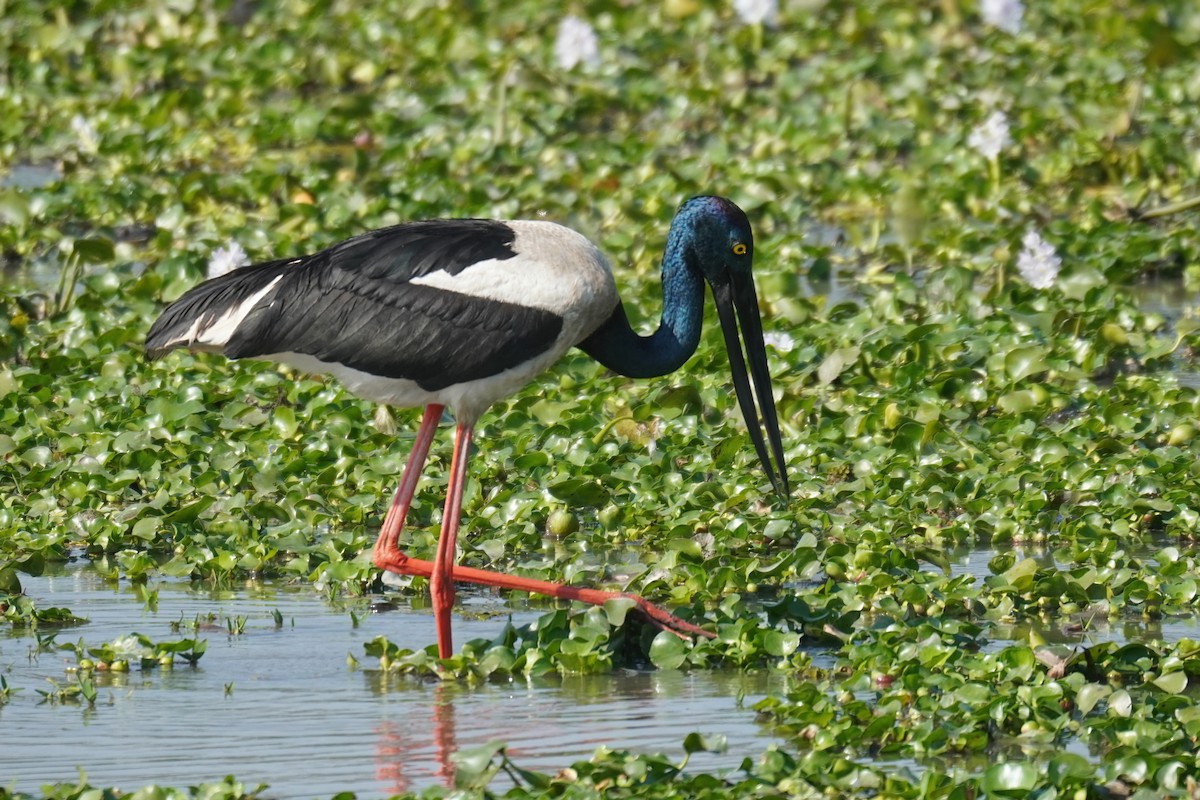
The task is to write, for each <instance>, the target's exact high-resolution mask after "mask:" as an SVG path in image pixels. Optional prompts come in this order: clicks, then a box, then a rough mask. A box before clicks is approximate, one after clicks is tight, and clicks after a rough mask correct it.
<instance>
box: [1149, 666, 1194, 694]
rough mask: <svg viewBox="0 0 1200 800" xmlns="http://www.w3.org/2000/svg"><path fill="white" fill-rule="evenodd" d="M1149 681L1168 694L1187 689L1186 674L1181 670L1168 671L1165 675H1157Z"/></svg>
mask: <svg viewBox="0 0 1200 800" xmlns="http://www.w3.org/2000/svg"><path fill="white" fill-rule="evenodd" d="M1151 683H1153V684H1154V685H1155V686H1157V687H1158V688H1159V689H1162V690H1163V691H1164V692H1167V693H1168V694H1179V693H1181V692H1183V691H1184V690H1185V689H1187V687H1188V676H1187V673H1186V672H1184V671H1183V670H1179V671H1177V672H1168V673H1166V674H1165V675H1159V676H1158V677H1157V678H1155V679H1154V680H1153V681H1151Z"/></svg>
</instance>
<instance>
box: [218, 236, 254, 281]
mask: <svg viewBox="0 0 1200 800" xmlns="http://www.w3.org/2000/svg"><path fill="white" fill-rule="evenodd" d="M249 263H250V259H249V258H248V257H247V256H246V251H245V250H243V249H242V246H241V245H240V244H238V243H237V242H235V241H232V240H230V241H229V243H228V244H226V245H225V246H224V247H218V248H217V249H216V250H213V251H212V254H211V255H210V256H209V257H208V277H209V278H210V279H211V278H218V277H220V276H222V275H224V274H225V273H226V272H229V271H230V270H234V269H237V268H238V267H244V266H246V265H247V264H249Z"/></svg>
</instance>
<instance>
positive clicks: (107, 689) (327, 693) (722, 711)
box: [0, 566, 785, 797]
mask: <svg viewBox="0 0 1200 800" xmlns="http://www.w3.org/2000/svg"><path fill="white" fill-rule="evenodd" d="M24 582H25V588H26V593H27V594H29V595H31V596H32V597H34V598H35V600H36V601H37V603H38V605H39V607H47V606H52V605H53V606H66V607H67V608H69V609H71V611H72V612H74V613H75V614H77V615H80V616H84V617H87V618H88V619H89V622H88V623H87V624H86V625H83V626H80V627H77V628H68V629H65V630H63V631H62V632H61V633H60V634H59V635H58V641H60V642H75V641H77V640H78V639H80V638H81V637H82V638H83V639H84V641H85V642H86V643H87V644H89V645H99V644H103V643H107V642H111V641H112V640H114V639H116V638H117V637H120V636H127V635H129V634H130V633H132V632H135V631H136V632H139V633H143V634H145V635H147V636H149V637H150V638H151V639H152V640H154V641H163V640H174V639H179V638H186V637H189V636H190V635H191V633H190V623H192V622H193V620H194V619H195V618H196V617H197V615H199V616H200V617H201V618H202V619H206V618H208V615H210V614H215V615H216V618H215V620H213V624H212V625H211V626H209V627H208V629H206V630H201V632H200V636H201V637H202V638H205V639H207V641H208V650H207V652H206V653H205V655H204V656H203V657H202V658H201V659H200V662H199V665H198V666H197V667H195V668H192V667H189V666H187V665H186V663H185V662H182V661H178V662H177V664H176V666H175V667H174V669H172V670H166V671H164V670H160V669H157V668H155V669H151V670H147V671H145V672H141V671H139V670H138V668H137V666H131V671H130V672H129V673H128V674H127V675H114V674H105V675H98V678H97V684H98V685H99V686H100V687H101V688H100V692H99V697H98V698H97V701H96V706H95V708H92V709H89V708H86V707H84V706H79V705H51V704H48V703H42V702H40V701H41V700H42V697H41V696H40V695H39V694H38V692H37V690H38V689H50V688H51V686H50V684H49V683H48V682H47V679H50V680H54V681H57V682H59V683H60V684H66V683H67V682H68V681H69V680H70V676H68V675H67V674H66V672H65V668H66V667H67V666H70V665H73V664H74V663H75V658H74V655H73V654H71V653H64V652H41V653H36V652H35V650H36V647H35V645H36V639H35V638H34V637H33V636H30V635H15V634H9V635H7V636H0V670H3V674H4V675H5V676H6V678H7V680H8V683H9V685H10V686H11V687H14V688H18V689H20V690H21V691H20V692H18V693H16V694H14V695H13V696H12V698H11V699H10V701H9V702H8V703H7V704H6V705H3V706H0V731H3V732H4V745H3V747H0V785H4V786H6V787H9V788H15V789H16V790H18V791H26V792H34V791H36V790H37V789H38V787H39V786H40V785H41V784H43V783H47V782H59V781H74V780H76V779H77V778H78V770H79V769H82V770H84V771H85V772H86V774H87V778H88V780H89V781H90V782H91V783H92V784H93V785H99V786H116V787H120V788H123V789H126V790H132V789H135V788H139V787H141V786H144V785H146V784H149V783H159V784H163V785H168V786H186V785H192V784H195V783H198V782H202V781H210V780H215V779H219V778H220V777H222V776H223V775H226V774H233V775H235V776H236V777H237V778H238V779H239V780H241V781H243V782H244V783H246V784H249V785H254V784H256V783H258V782H263V783H268V784H270V786H271V789H270V795H271V796H272V797H320V796H329V795H332V794H334V793H336V792H341V791H352V792H356V793H358V794H359V795H360V796H364V797H373V796H382V795H387V794H391V793H395V792H399V791H402V790H419V789H421V788H422V787H425V786H428V785H431V784H435V783H443V782H444V781H446V780H447V779H448V778H449V777H450V776H451V775H452V762H451V761H450V758H449V756H450V754H451V753H452V752H454V751H455V750H457V749H460V748H471V747H475V746H480V745H484V744H486V743H487V742H489V741H492V740H497V739H499V740H504V741H505V742H507V743H508V745H509V753H510V755H511V756H512V758H513V759H514V761H516V762H517V763H518V764H519V765H520V766H522V767H526V768H532V769H537V770H540V771H544V772H551V773H553V772H556V771H557V770H559V769H562V768H563V767H566V766H568V765H570V764H571V763H572V762H574V761H576V760H579V759H585V758H587V757H589V756H590V755H591V754H592V753H593V752H594V751H595V749H596V748H597V747H598V746H601V745H605V746H608V747H611V748H623V749H630V750H634V751H637V752H661V753H665V754H668V755H669V756H671V757H672V758H673V759H677V760H682V758H683V750H682V746H681V745H682V741H683V739H684V737H685V736H687V734H689V733H691V732H693V731H698V732H701V733H722V734H724V735H726V736H727V737H728V743H729V747H728V750H727V752H725V753H722V754H697V755H695V756H693V758H692V760H691V762H690V763H691V765H692V766H693V767H694V768H695V769H697V770H704V771H710V770H720V769H731V770H732V769H735V768H736V767H737V766H738V765H739V764H740V763H741V761H742V759H743V758H745V757H747V756H750V757H754V756H757V755H758V754H760V753H762V751H763V750H765V749H766V747H767V746H768V744H770V743H771V742H772V741H774V739H773V738H772V737H771V735H770V733H769V732H768V731H767V730H766V729H765V728H764V727H762V726H761V725H759V724H758V723H757V722H756V721H755V720H756V715H755V713H754V712H753V711H752V710H750V706H751V705H752V704H753V703H754V702H755V701H756V700H757V699H759V698H761V697H762V696H763V695H765V694H766V693H767V692H769V691H770V692H780V691H785V689H783V688H782V683H783V680H784V679H783V678H781V677H779V676H770V675H768V674H766V673H750V674H742V673H736V672H709V671H704V672H696V673H681V672H621V673H617V674H614V675H602V676H588V677H574V678H563V679H561V680H559V679H555V680H550V681H545V682H539V683H528V682H525V681H516V682H511V683H503V684H487V685H483V686H479V687H472V686H467V685H465V684H460V683H440V682H437V681H432V680H419V679H415V678H410V677H403V676H394V675H382V674H381V673H379V672H378V671H377V670H373V669H369V667H370V666H371V664H372V663H373V659H369V658H366V657H365V656H364V654H363V642H365V641H367V640H369V639H372V638H374V637H376V636H379V635H385V636H387V637H388V638H389V639H391V640H392V641H394V642H396V643H397V644H400V645H401V646H404V647H409V648H414V649H415V648H418V647H423V646H425V645H427V644H429V643H430V642H432V641H433V636H434V633H433V620H432V616H431V615H430V614H429V613H428V612H426V611H415V610H412V609H409V608H407V607H400V608H397V609H396V610H394V611H391V612H388V613H382V614H371V613H368V612H367V611H366V607H365V606H359V607H358V608H357V609H356V611H357V613H359V614H360V615H361V619H360V624H359V626H358V627H357V628H356V627H354V625H353V623H352V620H351V616H350V610H348V609H345V608H337V607H334V606H333V605H331V604H330V603H328V602H326V601H325V600H324V599H322V598H320V597H318V596H317V595H316V594H315V593H314V592H313V591H312V589H311V588H308V587H305V588H291V587H285V586H271V585H261V584H248V585H245V586H241V587H238V588H236V589H233V590H228V591H219V592H218V591H212V590H208V589H200V588H193V587H192V586H191V585H190V584H181V583H171V582H166V583H154V584H152V588H157V590H158V607H157V611H150V610H147V609H146V608H145V606H144V604H143V603H142V602H141V601H139V600H138V599H137V597H136V596H135V595H134V593H133V591H132V588H131V587H130V586H129V584H128V583H127V582H124V581H123V582H121V583H120V584H107V583H105V582H104V581H103V580H102V579H101V578H100V577H99V576H98V575H97V573H96V572H95V571H94V570H91V569H88V568H85V567H80V566H75V567H72V568H68V569H66V570H61V571H59V572H58V573H57V574H53V575H49V576H45V577H42V578H36V579H26V580H25V581H24ZM276 609H277V610H278V611H279V612H280V613H281V614H282V616H283V626H282V627H276V624H275V622H274V620H273V617H272V612H273V611H275V610H276ZM535 616H536V612H517V613H514V614H513V623H514V624H516V625H522V624H525V623H527V622H529V621H531V620H532V619H533V618H534V617H535ZM238 617H245V618H246V624H245V632H244V633H242V634H240V635H230V634H229V632H228V627H227V620H228V619H230V618H233V619H236V618H238ZM180 620H182V621H184V622H185V623H187V624H186V625H185V626H184V629H183V630H181V631H179V632H173V631H172V629H171V623H172V622H178V621H180ZM503 625H504V618H503V617H499V618H497V617H491V618H484V619H465V618H461V617H457V616H456V618H455V621H454V631H455V634H456V638H457V641H459V642H462V641H465V640H467V639H471V638H476V637H487V638H491V637H492V636H495V635H496V634H497V633H498V632H499V630H500V628H501V627H502V626H503ZM17 633H19V632H17ZM347 655H352V656H354V657H355V658H357V659H359V660H361V661H362V665H361V667H359V668H352V667H350V666H348V664H347ZM227 687H228V691H227ZM739 695H744V696H745V702H744V707H743V706H740V705H739V703H738V701H737V697H738V696H739Z"/></svg>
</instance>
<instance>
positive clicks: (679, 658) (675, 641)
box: [650, 631, 687, 669]
mask: <svg viewBox="0 0 1200 800" xmlns="http://www.w3.org/2000/svg"><path fill="white" fill-rule="evenodd" d="M686 660H687V646H686V645H685V644H684V643H683V640H682V639H680V638H679V637H678V636H676V635H675V634H674V633H671V632H670V631H659V632H658V635H657V636H655V637H654V640H653V641H652V642H651V643H650V663H652V664H653V665H654V666H655V667H657V668H658V669H679V668H680V667H681V666H683V662H684V661H686Z"/></svg>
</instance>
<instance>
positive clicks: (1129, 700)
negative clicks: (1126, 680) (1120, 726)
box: [1108, 689, 1133, 717]
mask: <svg viewBox="0 0 1200 800" xmlns="http://www.w3.org/2000/svg"><path fill="white" fill-rule="evenodd" d="M1132 711H1133V697H1132V696H1131V695H1130V694H1129V692H1128V691H1126V690H1125V689H1118V690H1116V691H1115V692H1113V693H1112V695H1111V696H1109V698H1108V713H1109V714H1110V715H1111V716H1114V717H1128V716H1129V714H1130V713H1131V712H1132Z"/></svg>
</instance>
